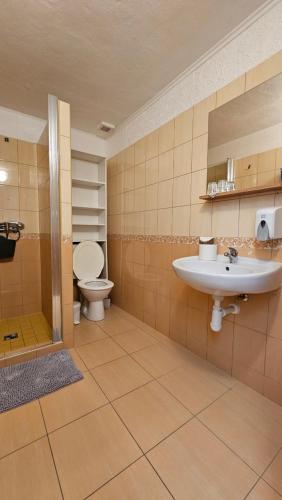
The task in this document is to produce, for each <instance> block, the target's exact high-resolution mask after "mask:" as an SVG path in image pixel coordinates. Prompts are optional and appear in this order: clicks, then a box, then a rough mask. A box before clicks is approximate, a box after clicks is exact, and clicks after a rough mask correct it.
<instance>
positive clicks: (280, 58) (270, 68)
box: [246, 50, 282, 90]
mask: <svg viewBox="0 0 282 500" xmlns="http://www.w3.org/2000/svg"><path fill="white" fill-rule="evenodd" d="M281 71H282V51H281V50H280V51H279V52H277V54H274V55H273V56H272V57H270V58H269V59H267V60H266V61H264V62H263V63H261V64H259V65H258V66H256V67H255V68H253V69H251V70H250V71H248V72H247V73H246V90H250V89H252V88H253V87H256V85H260V84H261V83H263V82H265V81H266V80H268V79H269V78H272V77H273V76H275V75H278V74H279V73H281Z"/></svg>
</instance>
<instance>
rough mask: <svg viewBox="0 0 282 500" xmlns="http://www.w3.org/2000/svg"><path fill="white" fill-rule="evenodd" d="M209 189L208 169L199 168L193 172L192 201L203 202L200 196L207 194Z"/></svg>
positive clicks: (194, 202) (193, 202)
mask: <svg viewBox="0 0 282 500" xmlns="http://www.w3.org/2000/svg"><path fill="white" fill-rule="evenodd" d="M206 191H207V170H199V171H198V172H193V173H192V180H191V203H192V205H193V204H196V203H202V200H200V199H199V196H201V195H203V194H205V193H206Z"/></svg>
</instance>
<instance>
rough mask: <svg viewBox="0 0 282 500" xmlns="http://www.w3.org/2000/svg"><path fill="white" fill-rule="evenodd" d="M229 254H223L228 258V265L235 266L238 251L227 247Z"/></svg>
mask: <svg viewBox="0 0 282 500" xmlns="http://www.w3.org/2000/svg"><path fill="white" fill-rule="evenodd" d="M228 249H229V252H224V257H228V259H229V262H230V264H236V262H237V260H238V250H236V248H233V247H228Z"/></svg>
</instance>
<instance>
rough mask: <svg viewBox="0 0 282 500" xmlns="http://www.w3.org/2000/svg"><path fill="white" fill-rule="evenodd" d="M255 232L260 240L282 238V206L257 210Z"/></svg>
mask: <svg viewBox="0 0 282 500" xmlns="http://www.w3.org/2000/svg"><path fill="white" fill-rule="evenodd" d="M255 233H256V239H257V240H258V241H267V240H275V239H277V238H282V207H269V208H261V209H260V210H257V214H256V228H255Z"/></svg>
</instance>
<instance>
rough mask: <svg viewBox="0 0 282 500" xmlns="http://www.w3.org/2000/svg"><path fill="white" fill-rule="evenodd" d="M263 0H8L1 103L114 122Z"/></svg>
mask: <svg viewBox="0 0 282 500" xmlns="http://www.w3.org/2000/svg"><path fill="white" fill-rule="evenodd" d="M264 2H265V0H236V2H235V1H234V0H76V1H75V0H25V1H24V2H23V1H22V0H10V1H3V2H1V5H0V18H1V30H0V74H1V77H0V106H6V107H9V108H12V109H16V110H18V111H21V112H24V113H28V114H32V115H35V116H39V117H42V118H45V117H46V110H47V94H48V93H52V94H55V95H57V96H58V97H60V98H61V99H64V100H66V101H68V102H70V104H71V112H72V126H73V127H76V128H80V129H82V130H86V131H88V132H92V133H95V132H96V127H97V124H98V123H99V122H100V121H102V120H104V121H107V122H110V123H114V124H115V125H118V124H119V123H121V122H122V121H123V120H124V119H125V118H126V117H128V116H129V115H130V114H132V113H133V112H134V111H136V110H137V109H138V108H139V107H140V106H142V105H143V104H144V103H145V102H146V101H147V100H148V99H150V98H151V97H153V96H154V95H155V94H156V93H157V92H158V91H160V90H161V89H162V88H163V87H164V86H165V85H166V84H168V83H169V82H170V81H171V80H173V79H174V78H175V77H176V76H177V75H178V74H179V73H181V72H182V71H184V70H185V69H186V68H187V67H188V66H190V65H191V64H192V63H193V62H194V61H196V60H197V59H198V58H199V57H200V56H201V55H202V54H203V53H204V52H206V51H207V50H208V49H209V48H211V47H212V46H213V45H214V44H215V43H216V42H218V41H219V40H220V39H221V38H223V37H224V36H225V35H226V34H228V33H229V32H230V31H231V30H232V29H234V28H235V27H236V26H238V24H239V23H240V22H242V21H243V20H244V19H245V18H246V17H247V16H248V15H250V14H251V13H252V12H253V11H254V10H256V9H257V8H258V7H259V6H261V5H262V4H263V3H264Z"/></svg>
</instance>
